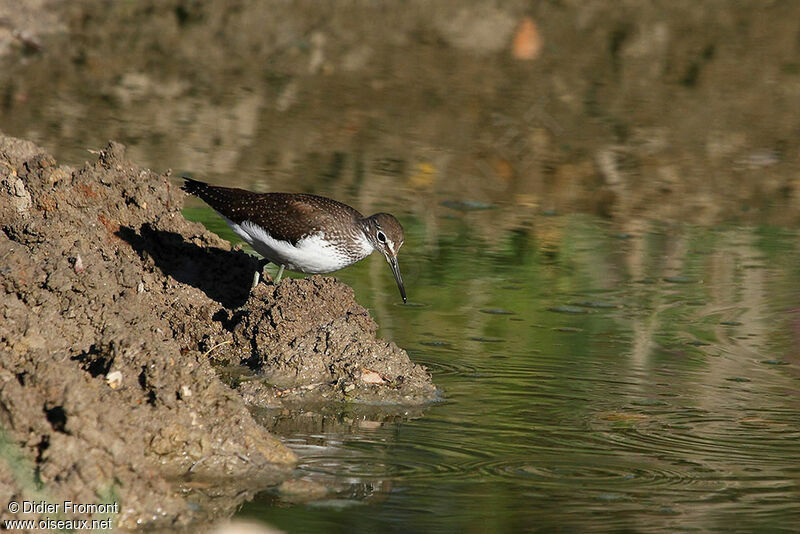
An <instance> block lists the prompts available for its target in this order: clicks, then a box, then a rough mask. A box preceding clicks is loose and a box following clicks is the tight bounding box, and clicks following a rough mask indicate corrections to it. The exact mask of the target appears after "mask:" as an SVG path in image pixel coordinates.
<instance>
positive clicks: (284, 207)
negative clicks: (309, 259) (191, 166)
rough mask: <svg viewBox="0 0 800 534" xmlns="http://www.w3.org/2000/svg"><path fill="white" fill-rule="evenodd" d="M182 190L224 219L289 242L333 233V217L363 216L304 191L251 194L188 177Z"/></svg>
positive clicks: (293, 242) (357, 217) (340, 218)
mask: <svg viewBox="0 0 800 534" xmlns="http://www.w3.org/2000/svg"><path fill="white" fill-rule="evenodd" d="M182 189H183V190H184V191H186V192H187V193H189V194H191V195H194V196H196V197H198V198H200V199H202V200H203V201H205V202H206V204H208V205H209V206H211V207H212V208H213V209H214V210H215V211H216V212H218V213H219V214H220V215H222V216H224V217H225V218H226V219H229V220H230V221H233V222H234V223H236V224H242V223H244V222H246V221H247V222H250V223H252V224H255V225H258V226H260V227H261V228H263V229H264V230H266V231H267V232H269V234H270V235H271V236H272V237H274V238H275V239H279V240H282V241H288V242H289V243H292V244H293V245H294V244H296V243H297V242H298V241H299V240H300V239H302V238H303V237H306V236H308V235H310V234H314V233H319V232H322V233H326V234H331V233H332V232H334V233H335V232H336V231H337V230H336V228H341V227H342V226H341V225H332V224H331V222H332V221H334V220H344V221H347V222H350V221H358V220H360V219H362V218H363V216H362V215H361V213H359V212H358V211H357V210H355V209H353V208H351V207H350V206H348V205H347V204H342V203H341V202H338V201H336V200H333V199H330V198H326V197H320V196H317V195H309V194H305V193H254V192H252V191H247V190H244V189H237V188H233V187H221V186H215V185H209V184H206V183H204V182H200V181H198V180H192V179H186V183H185V184H184V185H183V187H182ZM330 237H335V236H332V235H331V236H330Z"/></svg>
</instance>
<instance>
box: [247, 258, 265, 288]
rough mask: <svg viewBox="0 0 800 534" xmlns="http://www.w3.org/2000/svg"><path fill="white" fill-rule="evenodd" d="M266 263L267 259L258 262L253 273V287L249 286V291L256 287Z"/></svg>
mask: <svg viewBox="0 0 800 534" xmlns="http://www.w3.org/2000/svg"><path fill="white" fill-rule="evenodd" d="M268 263H269V260H267V259H261V260H258V267H256V272H255V273H253V285H251V286H250V290H251V291H252V290H253V288H255V287H256V286H257V285H258V281H259V279H260V278H261V272H262V271H263V270H264V267H266V266H267V264H268Z"/></svg>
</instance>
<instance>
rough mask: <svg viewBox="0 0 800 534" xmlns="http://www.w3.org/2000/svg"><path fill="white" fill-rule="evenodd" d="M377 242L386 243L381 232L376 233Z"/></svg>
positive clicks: (384, 235) (384, 236)
mask: <svg viewBox="0 0 800 534" xmlns="http://www.w3.org/2000/svg"><path fill="white" fill-rule="evenodd" d="M378 241H380V242H381V243H386V234H384V233H383V232H378Z"/></svg>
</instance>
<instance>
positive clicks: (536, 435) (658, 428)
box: [241, 205, 800, 532]
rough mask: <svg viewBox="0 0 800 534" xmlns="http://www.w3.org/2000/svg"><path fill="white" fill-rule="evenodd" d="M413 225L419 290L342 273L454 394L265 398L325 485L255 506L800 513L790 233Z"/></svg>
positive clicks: (389, 511) (585, 516)
mask: <svg viewBox="0 0 800 534" xmlns="http://www.w3.org/2000/svg"><path fill="white" fill-rule="evenodd" d="M395 209H396V210H400V211H402V206H400V205H398V206H395ZM495 209H496V211H497V214H496V215H497V216H498V217H502V216H503V213H502V212H503V211H504V210H513V209H514V207H513V206H498V207H497V208H495ZM403 222H405V223H406V226H407V228H408V233H409V236H408V238H407V239H406V245H405V247H404V249H403V251H402V254H401V260H402V262H401V264H402V265H403V267H404V269H405V271H406V273H407V275H406V280H407V287H408V289H409V296H410V303H411V305H410V306H403V305H401V304H399V298H398V297H397V295H396V294H395V292H396V290H395V288H394V287H393V284H392V279H391V275H390V273H389V270H388V269H386V268H385V267H386V266H385V265H384V263H385V262H383V261H382V259H381V258H378V257H375V258H369V259H368V260H366V261H365V262H362V263H361V264H359V265H357V266H355V267H353V268H350V269H347V270H344V271H341V272H339V273H337V276H339V277H340V278H341V279H342V280H343V281H345V282H347V283H349V284H351V285H353V287H354V288H355V290H356V294H357V297H358V299H359V301H360V302H362V303H364V304H365V305H367V306H369V307H370V308H371V310H372V312H373V313H374V314H375V316H376V318H377V320H378V322H379V323H380V324H381V325H382V329H381V332H380V334H381V335H383V336H385V337H387V338H388V339H391V340H393V341H395V342H396V343H398V344H399V345H400V346H402V347H405V348H406V349H407V350H408V352H409V354H410V355H411V357H412V358H413V359H414V360H415V361H418V362H420V363H423V364H425V365H426V366H428V368H429V369H430V371H431V373H432V375H433V378H434V381H435V382H436V383H437V384H438V386H439V387H440V388H441V389H442V392H443V394H444V399H445V400H444V402H442V403H440V404H437V405H432V406H428V407H426V408H424V409H422V410H416V411H414V412H412V413H407V414H403V413H402V411H401V412H400V413H398V412H397V411H394V412H388V413H387V412H382V411H381V410H380V409H377V408H368V407H344V408H343V409H342V410H341V411H336V410H331V409H328V410H326V411H323V412H319V411H314V410H308V411H305V412H299V413H293V414H286V413H273V412H264V413H260V414H259V418H260V419H261V420H262V421H263V422H264V423H265V424H267V425H268V426H269V427H270V428H272V429H273V431H275V432H277V433H279V434H280V435H282V436H283V437H284V439H285V440H286V442H287V443H288V444H289V445H290V446H291V447H292V448H293V449H294V450H296V451H297V452H298V454H299V456H300V457H301V461H300V464H299V466H298V469H297V472H296V476H297V477H299V478H301V479H304V480H311V481H316V482H318V483H320V484H322V485H324V486H326V487H327V488H328V491H329V494H328V495H327V496H326V497H324V498H322V499H321V500H316V501H312V502H306V503H297V502H293V501H296V500H297V499H296V497H295V498H293V497H292V496H286V495H280V494H279V492H277V491H275V492H270V493H267V494H265V495H261V496H259V497H258V498H256V499H255V500H254V501H253V502H251V503H250V504H248V505H246V506H245V507H244V509H243V510H242V511H241V515H244V516H249V517H256V518H258V519H261V520H264V521H266V522H268V523H270V524H273V525H275V526H277V527H279V528H284V529H286V530H287V531H290V532H319V531H326V532H378V531H402V532H408V531H437V532H438V531H476V532H477V531H480V532H509V531H518V530H523V529H525V530H528V529H530V530H537V529H540V530H543V531H550V530H558V529H562V530H566V531H588V530H599V531H608V530H632V531H637V532H647V531H675V530H691V529H700V530H712V531H717V530H722V529H745V530H747V529H762V530H776V529H781V528H787V527H788V525H789V524H792V522H793V521H795V520H796V519H798V518H800V501H798V490H800V467H798V466H800V426H798V423H800V415H798V414H800V411H799V410H800V382H798V373H797V357H796V352H795V349H794V347H795V346H797V336H798V333H800V330H798V325H800V323H798V320H800V316H798V312H800V308H798V307H797V304H796V303H797V302H798V300H797V297H798V292H797V289H796V288H797V287H798V274H799V273H798V268H797V265H798V264H800V263H798V259H800V258H798V252H797V247H796V243H797V238H798V236H797V234H796V232H794V231H789V230H780V229H777V228H770V227H760V228H754V227H739V226H719V227H715V228H701V227H695V226H691V225H682V224H663V223H655V222H643V221H639V222H637V223H636V224H629V225H627V226H628V230H630V229H631V227H634V226H635V227H636V230H634V231H630V232H628V231H626V232H624V233H623V232H621V231H620V228H618V227H617V226H616V225H613V224H611V223H609V222H607V221H604V220H601V219H597V218H594V217H589V216H581V215H569V216H555V217H553V216H540V217H537V218H535V219H534V220H532V221H531V223H530V226H529V228H527V229H526V230H525V231H510V232H502V233H499V234H498V235H497V236H496V238H497V239H496V242H494V243H492V242H490V241H488V240H486V239H482V238H481V236H480V235H476V234H477V232H474V231H473V230H472V228H471V221H470V220H469V215H464V214H461V215H456V216H455V217H449V216H448V217H443V218H442V220H440V221H439V223H438V224H439V234H438V236H437V239H436V241H435V243H430V242H427V241H426V239H425V235H426V230H425V225H424V223H422V222H420V221H415V220H414V219H413V218H411V219H408V218H407V219H405V220H404V221H403ZM290 503H292V504H290Z"/></svg>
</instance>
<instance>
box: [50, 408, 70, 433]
mask: <svg viewBox="0 0 800 534" xmlns="http://www.w3.org/2000/svg"><path fill="white" fill-rule="evenodd" d="M44 413H45V416H46V417H47V421H48V422H49V423H50V426H52V427H53V430H55V431H56V432H63V433H64V434H69V432H67V430H66V427H67V412H66V411H65V410H64V407H63V406H53V407H52V408H45V409H44Z"/></svg>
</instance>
